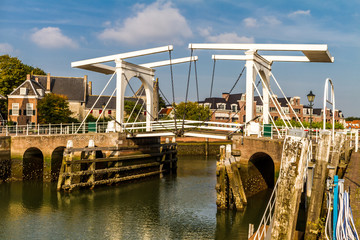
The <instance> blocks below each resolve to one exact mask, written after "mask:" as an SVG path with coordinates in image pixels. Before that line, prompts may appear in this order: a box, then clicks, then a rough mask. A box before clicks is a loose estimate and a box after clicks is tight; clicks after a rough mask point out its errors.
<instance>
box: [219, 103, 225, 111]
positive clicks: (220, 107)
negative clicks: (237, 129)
mask: <svg viewBox="0 0 360 240" xmlns="http://www.w3.org/2000/svg"><path fill="white" fill-rule="evenodd" d="M217 107H218V109H219V110H225V103H218V105H217Z"/></svg>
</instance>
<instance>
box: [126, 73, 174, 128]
mask: <svg viewBox="0 0 360 240" xmlns="http://www.w3.org/2000/svg"><path fill="white" fill-rule="evenodd" d="M123 76H124V79H125V80H126V82H127V84H128V85H129V87H130V90H131V91H132V93H133V94H134V96H135V97H136V98H137V99H139V97H138V96H137V95H136V93H135V91H134V89H133V88H132V86H131V84H130V82H129V79H127V77H126V75H125V74H124V73H123ZM145 112H146V114H149V116H150V117H151V118H152V119H153V120H154V121H155V122H157V123H160V125H162V126H163V128H164V129H166V130H169V129H167V128H166V127H165V126H164V125H163V124H162V123H161V122H160V121H158V120H155V118H154V116H153V115H152V114H151V113H150V112H149V111H148V110H147V109H145ZM175 128H176V121H175Z"/></svg>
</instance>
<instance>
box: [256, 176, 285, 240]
mask: <svg viewBox="0 0 360 240" xmlns="http://www.w3.org/2000/svg"><path fill="white" fill-rule="evenodd" d="M278 182H279V179H278V180H277V181H276V184H275V187H274V189H273V192H272V194H271V197H270V199H269V202H268V204H267V206H266V209H265V212H264V215H263V217H262V218H261V221H260V224H259V226H258V229H257V231H256V233H255V235H254V238H253V239H254V240H261V239H265V237H266V234H267V230H268V229H267V226H269V227H270V226H271V223H272V218H273V215H274V211H275V203H276V196H277V186H278Z"/></svg>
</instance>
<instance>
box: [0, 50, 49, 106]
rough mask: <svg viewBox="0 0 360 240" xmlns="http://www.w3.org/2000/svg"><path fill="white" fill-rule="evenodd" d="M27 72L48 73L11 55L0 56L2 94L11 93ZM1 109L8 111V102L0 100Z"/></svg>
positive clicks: (0, 87) (0, 92) (0, 90)
mask: <svg viewBox="0 0 360 240" xmlns="http://www.w3.org/2000/svg"><path fill="white" fill-rule="evenodd" d="M27 74H39V75H45V74H46V73H45V72H44V71H43V70H42V69H40V68H35V67H32V66H29V65H26V64H24V63H22V62H21V61H20V60H19V59H18V58H16V57H10V56H9V55H1V56H0V94H2V95H3V96H5V97H6V96H7V95H9V94H10V93H11V92H12V91H13V90H14V89H15V88H16V87H18V86H19V85H20V84H21V83H22V82H23V81H24V80H25V79H26V75H27ZM0 111H1V112H2V113H7V102H6V101H4V102H3V101H1V102H0Z"/></svg>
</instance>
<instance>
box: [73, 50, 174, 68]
mask: <svg viewBox="0 0 360 240" xmlns="http://www.w3.org/2000/svg"><path fill="white" fill-rule="evenodd" d="M173 49H174V47H173V46H172V45H168V46H164V47H157V48H149V49H144V50H139V51H133V52H127V53H120V54H115V55H110V56H105V57H98V58H92V59H87V60H82V61H77V62H72V63H71V67H81V66H85V65H92V64H95V63H104V62H110V61H115V60H117V59H126V58H133V57H139V56H145V55H150V54H155V53H161V52H167V51H172V50H173Z"/></svg>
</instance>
